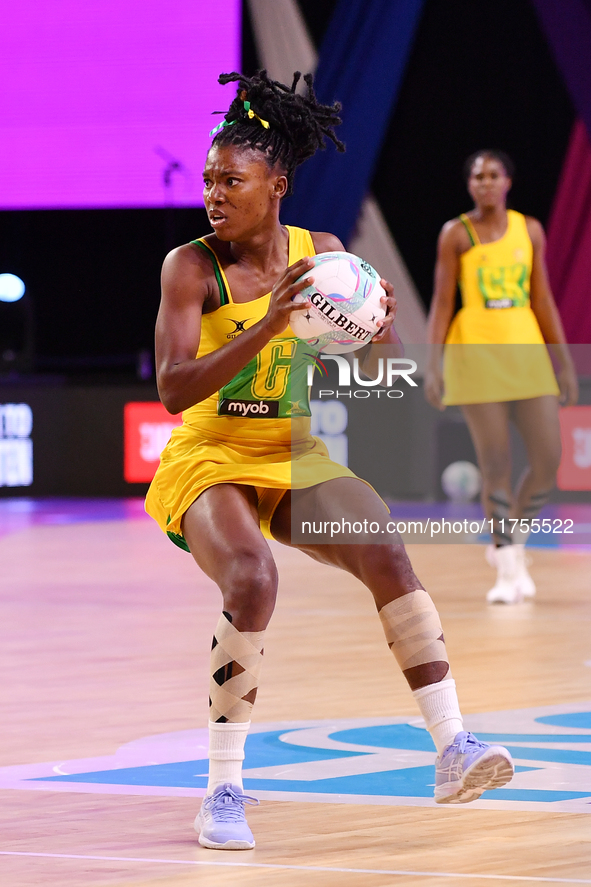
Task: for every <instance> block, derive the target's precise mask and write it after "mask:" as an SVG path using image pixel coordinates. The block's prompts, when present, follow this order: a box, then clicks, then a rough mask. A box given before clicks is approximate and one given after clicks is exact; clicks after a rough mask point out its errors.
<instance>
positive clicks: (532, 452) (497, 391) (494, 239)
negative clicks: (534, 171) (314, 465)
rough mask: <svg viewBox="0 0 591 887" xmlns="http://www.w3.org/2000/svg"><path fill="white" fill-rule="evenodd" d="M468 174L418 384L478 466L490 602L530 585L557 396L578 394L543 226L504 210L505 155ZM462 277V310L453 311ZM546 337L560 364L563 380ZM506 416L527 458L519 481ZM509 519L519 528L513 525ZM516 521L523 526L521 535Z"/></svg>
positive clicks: (553, 460)
mask: <svg viewBox="0 0 591 887" xmlns="http://www.w3.org/2000/svg"><path fill="white" fill-rule="evenodd" d="M465 172H466V179H467V184H468V191H469V193H470V196H471V197H472V199H473V201H474V209H473V210H471V211H470V212H468V213H465V214H462V215H461V216H460V217H459V218H458V219H452V220H451V221H449V222H447V223H446V224H445V225H444V226H443V229H442V231H441V234H440V237H439V244H438V256H437V264H436V268H435V291H434V295H433V300H432V303H431V310H430V314H429V332H428V335H429V342H430V343H431V344H432V345H434V346H436V347H434V348H433V349H432V350H431V361H430V367H429V371H428V373H427V376H426V379H425V388H426V395H427V398H428V400H429V401H430V403H432V404H433V405H434V406H436V407H437V408H439V409H444V408H445V406H446V405H447V404H459V405H461V408H462V412H463V414H464V416H465V419H466V422H467V424H468V428H469V429H470V434H471V436H472V440H473V443H474V447H475V450H476V456H477V459H478V464H479V467H480V471H481V473H482V481H483V488H482V503H483V507H484V509H485V512H486V515H487V517H488V518H489V520H491V521H492V522H493V523H492V526H493V540H494V543H495V546H494V548H492V547H491V548H490V549H489V550H488V559H489V561H490V562H491V563H493V564H495V565H496V567H497V571H498V575H497V581H496V584H495V585H494V586H493V588H491V590H490V591H489V593H488V595H487V599H488V600H489V601H490V602H492V603H496V602H498V603H507V604H511V603H518V602H519V601H520V600H522V599H523V598H524V597H532V596H533V595H534V594H535V585H534V583H533V580H532V578H531V576H530V575H529V573H528V571H527V566H526V561H525V552H524V539H525V538H526V536H527V527H528V526H529V521H530V520H531V519H533V518H534V517H535V516H536V514H537V513H538V511H539V510H540V508H541V507H542V506H543V505H544V503H545V502H546V501H547V499H548V497H549V495H550V493H551V491H552V489H553V487H554V484H555V479H556V472H557V469H558V464H559V461H560V452H561V448H560V425H559V420H558V405H559V401H561V402H562V403H564V404H572V403H574V402H575V400H576V397H577V381H576V375H575V372H574V369H573V364H572V360H571V358H570V355H569V352H568V348H567V346H566V342H565V337H564V332H563V328H562V324H561V321H560V316H559V314H558V310H557V308H556V305H555V302H554V299H553V297H552V293H551V291H550V287H549V283H548V277H547V273H546V267H545V263H544V245H545V240H544V232H543V229H542V226H541V225H540V223H539V222H538V221H537V220H536V219H533V218H530V217H529V216H523V215H522V214H521V213H518V212H515V211H513V210H511V209H507V202H506V201H507V194H508V192H509V189H510V188H511V176H512V174H513V164H512V162H511V160H510V158H509V157H507V155H505V154H503V153H502V152H497V151H480V152H478V153H477V154H474V155H472V156H471V157H469V158H468V160H467V161H466V167H465ZM458 284H459V286H460V290H461V295H462V307H461V309H460V311H459V312H458V313H457V314H456V315H455V317H454V308H455V295H456V287H457V286H458ZM443 343H445V345H446V347H445V349H444V355H443V362H442V361H441V351H442V346H443ZM546 344H548V346H549V347H550V349H551V350H552V352H553V355H554V356H555V358H556V362H557V364H558V366H559V370H558V381H557V379H556V377H555V374H554V370H553V368H552V363H551V361H550V357H549V355H548V349H547V347H546ZM447 346H449V347H447ZM510 420H512V421H513V422H514V423H515V425H516V426H517V428H518V430H519V432H520V434H521V436H522V438H523V440H524V443H525V447H526V450H527V455H528V461H529V465H528V467H527V469H526V471H525V472H524V474H523V475H522V477H521V479H520V481H519V484H518V486H517V489H516V490H512V488H511V453H510V436H509V422H510ZM516 518H518V519H519V520H520V523H519V525H517V524H515V523H514V522H513V523H511V520H513V521H515V519H516ZM512 527H513V528H515V527H519V528H521V529H519V530H518V534H517V535H516V534H515V533H513V534H512V533H511V532H510V530H511V528H512Z"/></svg>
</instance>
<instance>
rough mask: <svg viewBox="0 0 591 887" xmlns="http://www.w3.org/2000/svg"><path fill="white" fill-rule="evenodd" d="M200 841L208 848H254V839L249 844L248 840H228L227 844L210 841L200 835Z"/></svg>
mask: <svg viewBox="0 0 591 887" xmlns="http://www.w3.org/2000/svg"><path fill="white" fill-rule="evenodd" d="M199 843H200V844H201V846H202V847H206V848H207V849H208V850H252V849H253V848H254V841H253V842H252V844H249V843H248V841H226V843H225V844H216V842H215V841H210V840H209V839H208V838H203V837H202V836H201V835H199Z"/></svg>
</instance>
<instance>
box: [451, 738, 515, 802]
mask: <svg viewBox="0 0 591 887" xmlns="http://www.w3.org/2000/svg"><path fill="white" fill-rule="evenodd" d="M514 772H515V768H514V767H513V761H512V760H511V755H510V754H509V752H508V751H507V749H506V748H503V746H502V745H489V744H488V743H487V742H480V740H479V739H477V738H476V737H475V736H474V735H473V734H472V733H466V732H462V733H458V735H457V736H456V738H455V739H454V741H453V742H452V743H451V744H450V745H448V746H447V747H446V748H445V749H444V750H443V753H442V754H441V756H440V757H438V758H437V760H436V761H435V801H436V802H437V803H438V804H467V803H468V801H475V800H476V799H477V798H479V797H480V795H481V794H482V792H485V791H487V790H488V789H491V788H500V787H501V786H502V785H506V784H507V783H508V782H509V780H510V779H511V778H512V776H513V774H514Z"/></svg>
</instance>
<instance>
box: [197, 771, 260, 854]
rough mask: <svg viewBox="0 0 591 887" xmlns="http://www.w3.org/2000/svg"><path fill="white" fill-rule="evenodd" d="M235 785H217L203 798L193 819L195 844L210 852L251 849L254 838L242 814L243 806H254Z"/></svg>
mask: <svg viewBox="0 0 591 887" xmlns="http://www.w3.org/2000/svg"><path fill="white" fill-rule="evenodd" d="M258 803H259V802H258V801H257V799H256V798H251V797H249V796H248V795H245V794H244V793H243V792H242V791H241V790H240V789H239V788H238V786H236V785H230V783H229V782H228V783H226V784H225V785H218V787H217V788H216V790H215V791H214V793H213V794H212V795H208V796H207V797H206V798H203V803H202V804H201V810H200V811H199V813H198V814H197V818H196V819H195V831H196V832H197V834H198V835H199V843H200V844H201V846H202V847H208V848H209V849H210V850H252V848H253V847H254V838H253V836H252V832H251V830H250V829H249V827H248V823H247V822H246V817H245V815H244V805H245V804H258Z"/></svg>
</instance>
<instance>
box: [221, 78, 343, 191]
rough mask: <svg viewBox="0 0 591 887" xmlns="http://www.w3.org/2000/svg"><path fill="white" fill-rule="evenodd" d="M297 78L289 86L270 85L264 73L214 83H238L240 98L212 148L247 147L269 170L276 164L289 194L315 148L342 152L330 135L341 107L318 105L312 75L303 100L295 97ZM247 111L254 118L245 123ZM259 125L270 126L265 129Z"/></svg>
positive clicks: (237, 97)
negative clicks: (328, 143) (260, 156)
mask: <svg viewBox="0 0 591 887" xmlns="http://www.w3.org/2000/svg"><path fill="white" fill-rule="evenodd" d="M301 76H302V75H301V73H300V72H299V71H296V72H295V74H294V76H293V83H292V84H291V86H286V85H285V84H284V83H279V82H278V81H277V80H271V79H270V78H269V77H268V76H267V72H266V71H264V70H263V71H257V73H256V74H255V75H254V76H253V77H245V76H244V74H238V73H237V72H236V71H233V72H232V73H231V74H220V76H219V78H218V82H219V83H221V84H222V85H223V84H226V83H231V82H237V83H238V93H237V96H236V98H235V99H234V101H233V102H232V104H231V105H230V107H229V109H228V111H227V113H226V114H225V117H224V120H225V123H224V124H222V129H221V130H220V131H219V132H218V133H217V134H216V135H215V137H214V140H213V144H215V145H245V146H249V147H250V148H253V149H255V150H257V151H261V152H262V153H263V154H264V155H265V158H266V160H267V163H268V164H269V166H271V167H273V166H275V164H276V163H277V162H279V163H280V164H281V166H282V167H283V168H284V169H285V174H286V177H287V183H288V189H287V194H291V193H292V189H293V177H294V174H295V170H296V167H297V166H299V164H300V163H303V162H304V160H307V159H308V158H309V157H312V155H313V154H315V153H316V151H317V150H318V148H321V149H324V148H325V147H326V144H325V138H326V137H328V138H329V139H330V140H331V141H332V142H334V144H335V145H336V147H337V150H339V151H344V150H345V146H344V144H343V143H342V142H341V141H339V139H338V138H337V137H336V135H335V133H334V131H333V127H335V126H338V125H339V124H340V123H341V119H340V117H339V111H340V110H341V106H340V104H339V103H338V102H334V104H333V105H321V104H319V103H318V101H317V99H316V95H315V93H314V89H313V86H312V84H313V76H312V74H305V75H304V82H305V83H306V86H307V87H308V89H307V94H306V95H298V94H297V93H296V91H295V90H296V87H297V85H298V83H299V81H300V78H301ZM245 102H246V105H247V107H245ZM249 104H250V107H249ZM249 110H250V111H251V112H253V113H254V115H255V116H254V117H253V116H250V117H249ZM261 120H264V121H266V122H267V123H268V124H269V126H268V128H265V126H264V124H263V123H261Z"/></svg>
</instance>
